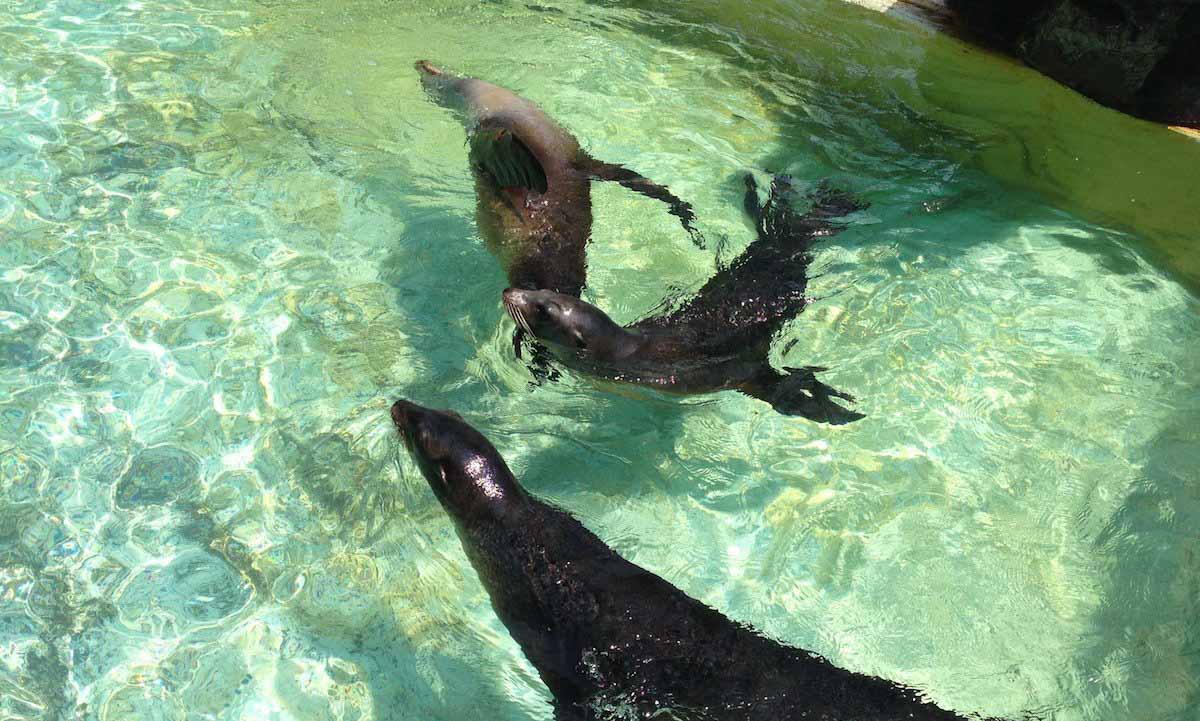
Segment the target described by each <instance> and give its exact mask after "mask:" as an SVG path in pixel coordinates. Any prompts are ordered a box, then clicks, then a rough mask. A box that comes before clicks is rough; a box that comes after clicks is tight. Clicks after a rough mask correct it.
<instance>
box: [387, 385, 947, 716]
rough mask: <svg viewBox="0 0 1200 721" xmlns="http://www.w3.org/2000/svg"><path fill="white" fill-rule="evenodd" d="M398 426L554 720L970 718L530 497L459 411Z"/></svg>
mask: <svg viewBox="0 0 1200 721" xmlns="http://www.w3.org/2000/svg"><path fill="white" fill-rule="evenodd" d="M391 414H392V419H393V421H394V422H395V425H396V428H397V429H398V430H399V433H400V435H401V437H402V438H403V441H404V444H405V446H406V447H407V448H408V451H409V454H410V455H411V456H412V458H413V460H414V461H415V462H416V464H417V466H419V467H420V469H421V473H422V475H424V477H425V479H426V481H428V483H429V487H430V489H432V490H433V493H434V495H435V496H437V499H438V501H440V502H441V505H442V507H443V508H444V509H445V510H446V512H447V513H448V514H449V515H450V518H451V520H452V521H453V522H454V526H455V529H456V530H457V532H458V537H459V540H460V541H461V542H462V547H463V550H464V551H466V554H467V557H468V558H469V559H470V561H471V565H472V566H474V568H475V570H476V572H477V573H478V574H479V578H480V580H481V581H482V582H483V585H484V587H485V588H486V589H487V592H488V595H489V596H490V597H491V601H492V607H493V608H494V609H495V611H496V615H497V616H499V617H500V620H501V621H502V622H503V623H504V625H505V627H506V628H507V629H508V631H509V633H510V634H511V635H512V637H513V639H514V640H515V641H516V642H517V643H518V644H519V645H520V647H521V650H522V651H523V652H524V653H525V656H526V657H527V658H528V659H529V661H530V663H532V664H533V666H534V667H535V668H536V669H537V671H538V674H539V675H540V676H541V678H542V680H543V681H544V682H545V684H546V686H547V687H548V688H549V689H550V692H551V694H553V696H554V718H555V719H556V720H557V721H585V720H593V719H614V720H615V719H650V718H655V719H659V718H661V719H695V720H697V721H700V720H703V721H785V720H792V719H807V720H808V721H850V720H851V719H853V721H901V719H903V720H904V721H965V719H964V717H962V716H959V715H957V714H954V713H952V712H950V711H946V710H944V709H941V708H938V707H937V706H935V705H933V704H932V703H930V702H927V701H925V700H923V699H922V697H921V695H920V693H919V692H917V691H914V690H912V689H909V688H905V687H903V686H900V685H897V684H894V683H892V682H889V681H887V680H884V679H879V678H874V677H871V676H865V675H862V674H857V673H852V672H850V671H845V670H843V669H840V668H837V667H836V666H833V665H832V664H830V663H829V662H828V661H826V660H825V659H823V658H821V657H819V656H817V655H815V654H813V653H810V652H808V651H804V650H802V649H797V648H791V647H788V646H784V645H782V644H780V643H777V642H775V641H772V640H770V639H768V638H766V637H764V636H762V635H760V634H759V633H758V632H756V631H755V630H754V629H752V628H749V627H747V626H743V625H741V624H739V623H736V622H734V621H731V620H729V619H728V618H726V617H725V616H724V615H722V614H721V613H719V612H718V611H715V610H713V609H711V608H709V607H708V606H705V605H704V604H702V603H700V602H699V601H697V600H695V599H693V598H691V597H689V596H687V595H686V594H684V593H683V592H682V591H680V590H679V589H677V588H675V587H674V586H672V585H671V584H670V583H668V582H666V581H665V580H663V579H662V578H659V577H658V576H656V575H655V574H653V573H651V572H650V571H647V570H646V569H644V568H641V567H639V566H636V565H634V564H633V563H630V562H629V561H627V560H625V559H624V558H622V557H621V556H619V555H617V554H616V553H615V552H614V551H613V550H612V549H611V548H609V547H608V546H607V545H605V543H604V542H603V541H601V540H600V539H599V538H597V537H596V536H595V535H593V534H592V533H591V532H590V531H588V530H587V529H586V528H585V527H584V526H583V525H582V524H581V523H579V521H577V520H575V519H574V518H573V517H571V516H570V515H569V514H567V513H566V512H564V511H562V510H559V509H557V508H554V507H553V506H550V505H548V504H546V503H543V502H542V501H540V500H538V499H537V498H535V497H534V496H532V495H530V494H529V493H527V492H526V491H525V490H524V489H523V488H522V487H521V485H520V484H519V483H518V482H517V480H516V479H515V478H514V477H513V474H512V473H511V472H510V471H509V469H508V466H507V465H505V463H504V459H503V458H501V457H500V454H499V453H497V451H496V449H495V448H494V447H493V446H492V444H491V443H489V442H488V440H487V439H486V438H484V436H483V435H482V434H480V433H479V432H478V431H476V430H475V429H474V428H472V427H471V426H469V425H468V424H467V423H466V422H465V421H463V420H462V418H461V417H459V416H458V415H457V414H451V413H449V412H441V411H435V410H430V409H427V408H422V407H421V406H418V405H416V404H414V403H410V402H407V401H398V402H396V404H395V405H393V406H392V409H391Z"/></svg>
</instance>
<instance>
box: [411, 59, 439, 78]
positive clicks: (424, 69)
mask: <svg viewBox="0 0 1200 721" xmlns="http://www.w3.org/2000/svg"><path fill="white" fill-rule="evenodd" d="M413 67H414V68H416V69H417V70H418V71H420V72H421V73H423V74H425V75H441V74H442V70H441V68H439V67H438V66H436V65H434V64H433V63H431V62H429V61H428V60H418V61H416V62H415V63H413Z"/></svg>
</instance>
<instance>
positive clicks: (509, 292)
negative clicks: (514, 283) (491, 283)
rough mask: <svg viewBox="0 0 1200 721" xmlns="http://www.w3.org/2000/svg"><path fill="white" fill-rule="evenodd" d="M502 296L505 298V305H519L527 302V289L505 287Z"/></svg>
mask: <svg viewBox="0 0 1200 721" xmlns="http://www.w3.org/2000/svg"><path fill="white" fill-rule="evenodd" d="M501 297H502V298H504V305H518V304H522V303H524V302H525V291H523V290H521V289H520V288H505V289H504V293H503V294H501Z"/></svg>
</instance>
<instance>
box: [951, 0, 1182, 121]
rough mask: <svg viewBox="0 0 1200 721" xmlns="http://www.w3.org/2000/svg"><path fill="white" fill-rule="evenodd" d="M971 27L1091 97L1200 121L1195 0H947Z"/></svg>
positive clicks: (1154, 116)
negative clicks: (994, 0)
mask: <svg viewBox="0 0 1200 721" xmlns="http://www.w3.org/2000/svg"><path fill="white" fill-rule="evenodd" d="M949 5H950V7H951V8H953V9H954V10H955V12H956V13H957V14H958V16H959V18H960V20H961V21H962V23H963V24H964V25H965V26H966V27H967V28H968V29H969V30H971V31H972V32H973V33H976V34H977V35H979V36H981V37H984V38H987V39H989V40H991V41H993V42H996V43H998V44H999V45H1001V46H1002V47H1004V48H1005V49H1007V50H1009V51H1011V52H1013V53H1015V54H1016V55H1017V56H1019V57H1020V58H1021V59H1023V60H1024V61H1025V62H1027V63H1029V64H1030V65H1032V66H1033V67H1035V68H1037V69H1038V70H1041V71H1042V72H1044V73H1046V74H1047V75H1049V76H1050V77H1052V78H1054V79H1056V80H1058V81H1060V82H1062V83H1064V84H1066V85H1069V86H1071V87H1072V88H1075V89H1076V90H1078V91H1079V92H1081V93H1083V94H1084V95H1087V96H1088V97H1090V98H1092V99H1094V100H1096V101H1098V102H1101V103H1104V104H1105V105H1109V106H1111V107H1114V108H1117V109H1119V110H1124V111H1126V112H1129V113H1132V114H1134V115H1138V116H1141V117H1144V118H1147V119H1150V120H1159V121H1162V122H1167V123H1172V124H1178V125H1192V126H1200V45H1198V41H1200V3H1197V2H1196V0H1016V1H1015V2H1008V3H997V2H992V1H991V0H949Z"/></svg>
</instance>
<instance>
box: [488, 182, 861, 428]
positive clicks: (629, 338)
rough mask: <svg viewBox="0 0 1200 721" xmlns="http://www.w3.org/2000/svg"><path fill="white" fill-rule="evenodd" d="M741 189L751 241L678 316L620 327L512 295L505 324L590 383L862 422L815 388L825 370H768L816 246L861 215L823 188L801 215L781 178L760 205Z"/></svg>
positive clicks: (549, 295)
mask: <svg viewBox="0 0 1200 721" xmlns="http://www.w3.org/2000/svg"><path fill="white" fill-rule="evenodd" d="M746 183H747V188H746V196H745V204H746V210H747V212H748V213H749V214H750V215H751V217H752V218H753V219H754V221H755V224H756V229H757V234H758V237H757V239H756V240H755V241H754V242H752V243H751V244H750V245H749V246H748V247H747V248H746V250H745V251H743V252H742V254H741V255H740V256H738V257H737V258H736V259H734V261H733V262H732V263H730V264H729V265H728V266H726V267H724V268H722V269H720V270H718V272H717V273H716V274H715V275H714V276H713V277H712V278H710V279H709V280H708V282H707V283H705V285H704V286H703V287H701V288H700V290H699V291H697V292H696V293H695V294H694V295H693V296H691V297H690V298H689V299H687V300H686V301H685V302H684V303H683V304H682V305H680V306H679V307H678V308H677V309H675V310H673V311H670V312H665V313H660V314H657V315H654V316H651V317H649V318H646V319H644V320H641V321H638V322H636V323H634V324H632V325H630V326H627V327H621V326H619V325H618V324H617V323H615V322H614V321H612V319H610V318H609V317H608V316H607V315H606V314H605V313H604V312H603V311H601V310H600V309H599V308H597V307H595V306H593V305H591V304H590V303H587V302H585V301H583V300H580V299H578V298H574V297H570V296H567V295H565V294H561V293H556V292H554V291H552V290H550V289H541V290H536V291H531V290H525V289H520V288H510V289H508V290H506V291H504V296H503V298H504V304H505V306H506V308H507V309H508V312H509V315H511V316H512V317H513V319H514V320H515V321H516V322H517V325H518V326H519V327H520V328H522V329H524V330H526V331H527V332H529V333H530V334H531V335H533V336H534V337H535V338H537V339H538V340H540V341H544V342H545V343H546V344H548V346H549V347H550V348H551V350H552V351H553V352H554V354H555V355H556V356H557V357H558V358H559V359H560V360H561V361H562V362H563V363H564V364H565V365H567V366H569V367H571V368H573V369H575V370H577V371H580V372H583V373H585V374H588V375H591V376H594V377H597V378H601V379H604V380H609V381H616V382H620V383H630V384H635V385H642V386H649V387H652V388H656V389H659V390H663V391H667V392H671V393H678V394H692V393H707V392H712V391H721V390H738V391H741V392H742V393H745V394H746V395H749V396H751V397H754V398H758V399H760V400H764V401H766V402H768V403H770V404H771V406H772V407H774V408H775V409H776V410H777V411H779V412H780V413H783V414H785V415H798V416H803V417H805V418H808V419H810V420H814V421H818V422H822V423H830V424H835V425H837V424H844V423H849V422H851V421H854V420H857V419H859V418H862V417H863V416H862V414H861V413H857V412H855V411H851V410H848V409H846V408H844V407H843V406H841V405H840V404H838V403H837V402H836V401H835V400H834V399H842V400H847V401H852V400H853V397H851V396H850V395H848V394H846V393H842V392H841V391H837V390H835V389H833V388H830V387H829V386H827V385H825V384H824V383H821V382H820V381H818V380H817V378H816V373H817V372H819V371H822V370H825V369H824V368H818V367H813V366H809V367H803V368H785V369H784V372H780V371H778V370H776V369H774V368H773V367H772V366H771V365H770V363H769V361H768V354H769V351H770V347H771V341H772V338H774V336H775V335H776V334H777V333H778V332H779V330H780V329H781V328H782V327H783V326H784V324H786V323H787V322H788V321H789V320H791V319H792V318H793V317H795V316H796V315H797V314H798V313H800V312H801V311H802V310H804V308H805V306H806V305H807V304H808V303H809V301H810V298H809V297H808V295H807V291H808V279H809V275H808V269H809V267H810V265H811V263H812V254H811V249H812V245H813V243H814V241H815V240H817V239H819V238H822V237H827V236H830V235H833V234H834V233H836V232H838V230H839V226H838V225H836V224H835V223H833V222H831V220H832V219H834V218H837V217H840V216H843V215H846V214H848V213H850V212H853V211H855V210H859V209H860V208H861V207H862V206H861V205H860V204H859V203H858V202H857V201H856V200H854V199H853V198H851V197H850V196H848V195H846V194H844V193H841V192H838V191H834V190H831V189H829V188H827V187H824V186H821V187H819V188H818V189H817V190H815V191H814V192H813V193H812V194H811V202H812V207H811V209H810V210H809V211H808V212H807V213H805V214H798V213H797V212H795V210H794V209H793V207H792V205H791V203H790V201H789V196H790V195H791V194H792V189H791V184H790V182H789V181H788V180H787V179H786V178H782V177H780V178H776V179H774V181H773V182H772V184H771V189H770V194H769V197H768V199H767V201H766V202H765V203H764V204H762V205H761V206H760V204H759V200H758V193H757V184H756V183H755V181H754V179H753V176H750V175H747V176H746Z"/></svg>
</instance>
